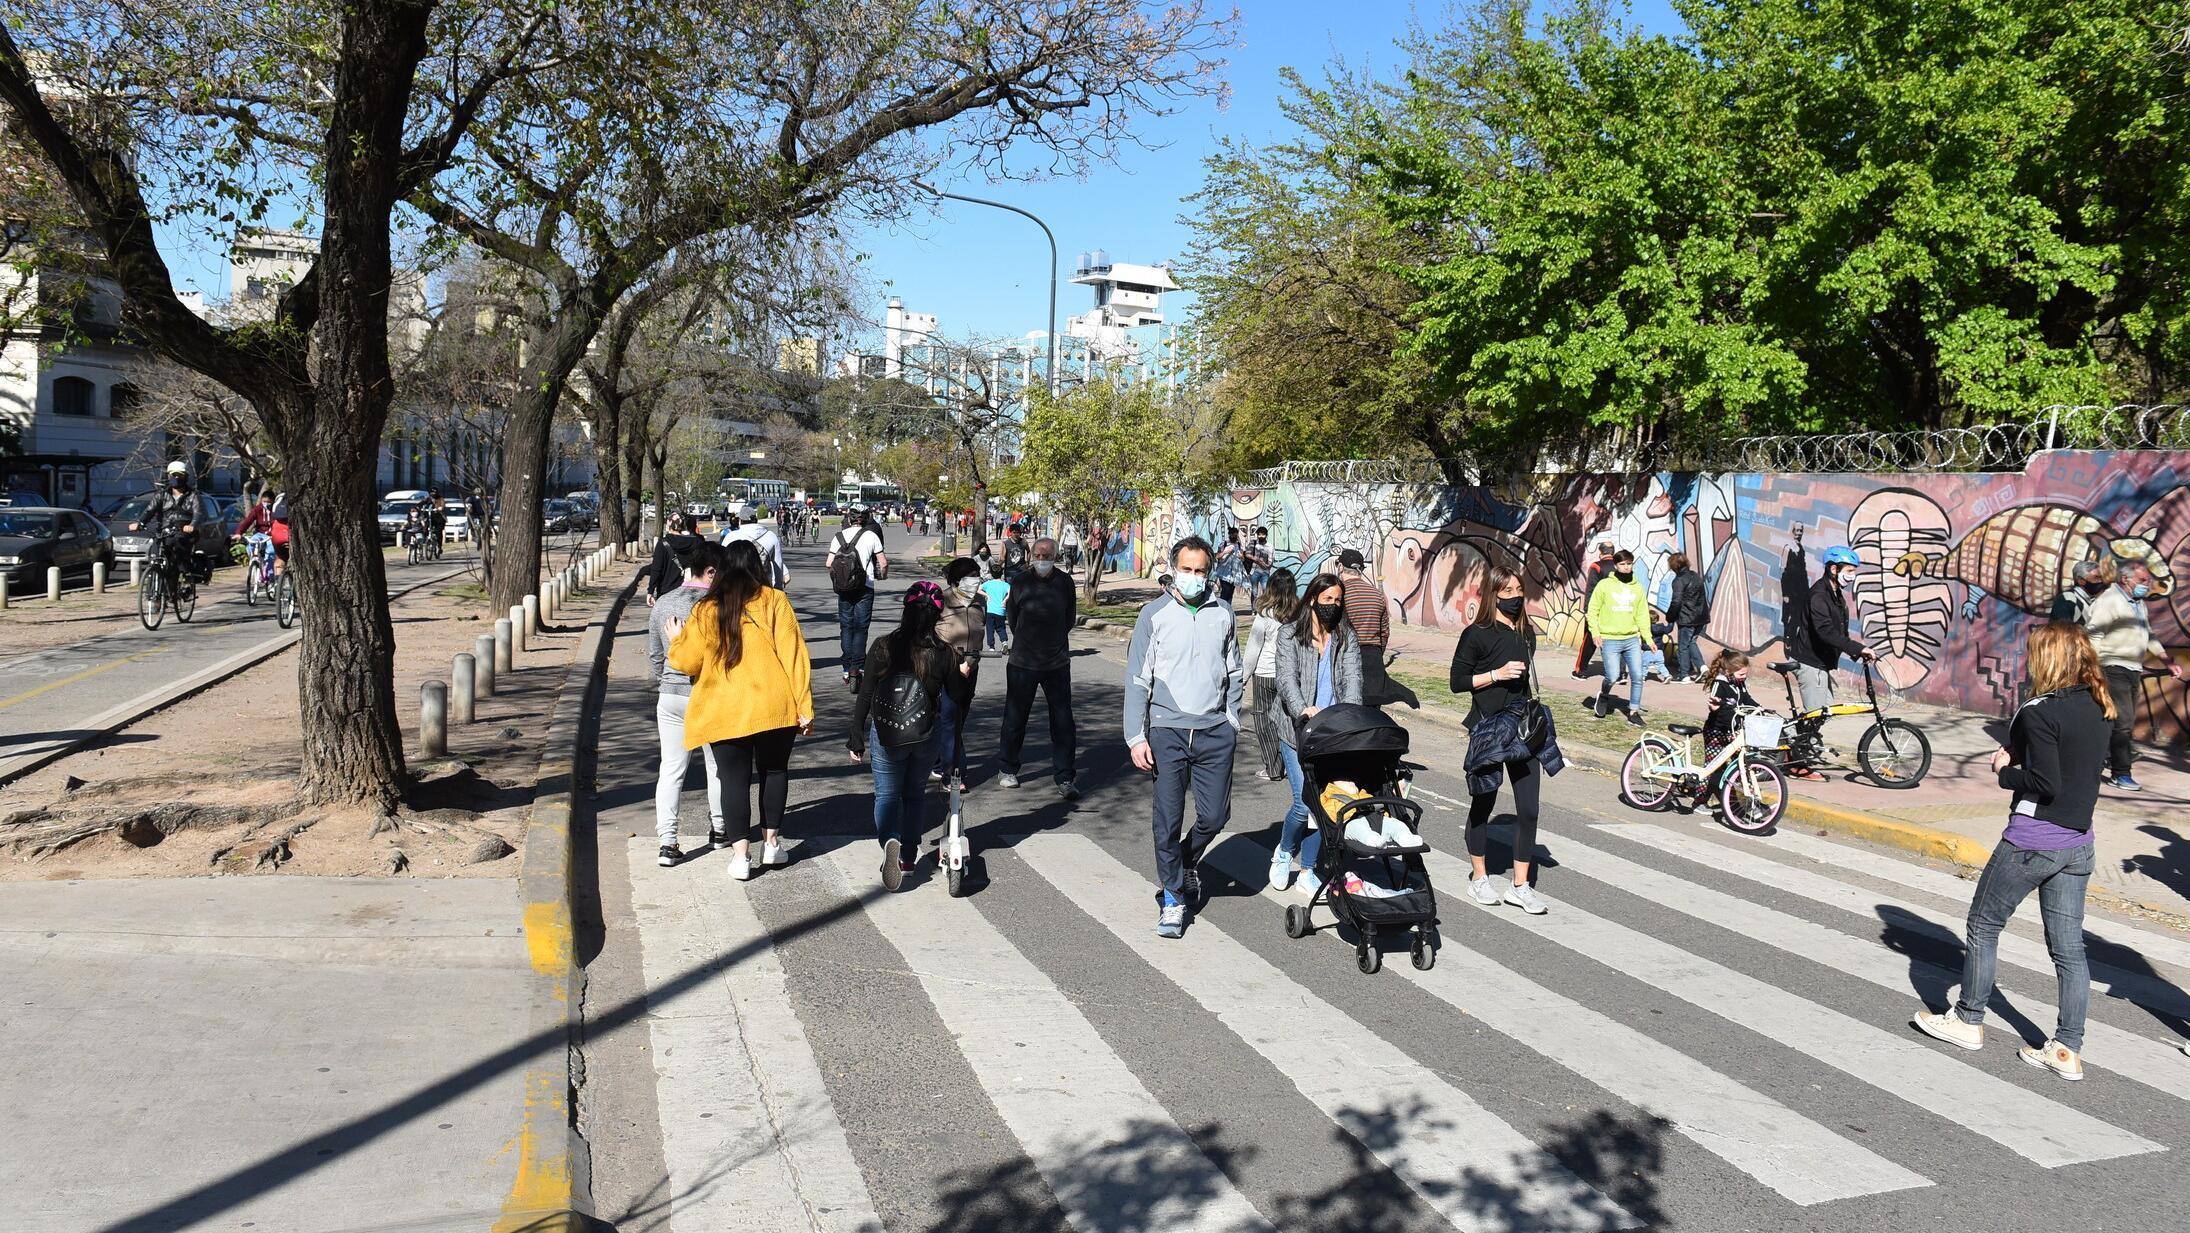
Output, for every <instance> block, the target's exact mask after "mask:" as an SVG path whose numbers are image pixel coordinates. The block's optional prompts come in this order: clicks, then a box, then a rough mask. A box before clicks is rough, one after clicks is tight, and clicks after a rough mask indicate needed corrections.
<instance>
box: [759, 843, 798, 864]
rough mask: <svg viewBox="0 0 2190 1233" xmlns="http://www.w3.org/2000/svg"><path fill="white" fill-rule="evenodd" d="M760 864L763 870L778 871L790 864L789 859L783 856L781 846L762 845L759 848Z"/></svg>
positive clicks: (774, 844)
mask: <svg viewBox="0 0 2190 1233" xmlns="http://www.w3.org/2000/svg"><path fill="white" fill-rule="evenodd" d="M760 863H761V865H762V866H763V867H765V868H769V869H779V868H781V867H783V866H784V865H788V864H790V863H791V858H790V857H788V856H785V855H784V854H783V845H782V844H780V843H764V844H762V845H761V847H760Z"/></svg>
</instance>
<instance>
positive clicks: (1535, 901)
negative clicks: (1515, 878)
mask: <svg viewBox="0 0 2190 1233" xmlns="http://www.w3.org/2000/svg"><path fill="white" fill-rule="evenodd" d="M1500 902H1502V903H1508V904H1511V905H1513V906H1514V907H1517V908H1519V909H1521V910H1522V911H1523V912H1526V913H1528V914H1529V915H1530V916H1542V915H1543V914H1544V913H1546V912H1549V911H1550V910H1551V905H1550V904H1548V903H1545V902H1544V897H1543V896H1542V895H1539V894H1537V893H1536V888H1535V887H1533V886H1530V885H1529V884H1528V883H1526V882H1516V883H1514V884H1513V885H1512V886H1509V887H1507V888H1506V897H1505V898H1504V899H1503V900H1501V901H1500Z"/></svg>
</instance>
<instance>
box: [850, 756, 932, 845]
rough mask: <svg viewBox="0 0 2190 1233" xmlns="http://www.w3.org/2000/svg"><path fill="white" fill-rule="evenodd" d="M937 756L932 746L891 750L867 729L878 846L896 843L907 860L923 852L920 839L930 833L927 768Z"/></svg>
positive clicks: (868, 757)
mask: <svg viewBox="0 0 2190 1233" xmlns="http://www.w3.org/2000/svg"><path fill="white" fill-rule="evenodd" d="M934 752H935V746H934V745H933V744H932V743H931V744H924V745H908V746H906V747H905V748H903V749H892V748H890V747H889V746H887V745H884V744H883V743H882V739H881V737H880V736H879V735H878V734H877V733H876V732H875V730H874V729H873V728H872V727H869V728H868V729H867V763H868V765H870V766H872V767H873V768H874V837H875V842H877V843H887V842H889V841H890V840H892V839H895V840H897V842H898V846H899V848H900V850H901V851H903V852H904V854H905V855H904V857H903V859H905V860H911V859H912V858H913V854H914V853H917V852H919V851H920V835H921V833H922V832H923V831H925V830H926V829H927V821H928V799H927V792H928V767H929V766H930V765H931V763H932V756H933V754H934Z"/></svg>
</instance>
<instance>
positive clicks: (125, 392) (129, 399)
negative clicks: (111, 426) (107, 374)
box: [106, 383, 137, 420]
mask: <svg viewBox="0 0 2190 1233" xmlns="http://www.w3.org/2000/svg"><path fill="white" fill-rule="evenodd" d="M136 409H137V387H136V386H134V385H129V384H126V383H125V384H122V385H117V386H115V387H114V388H113V389H111V390H108V391H107V392H106V413H107V416H108V418H110V419H117V420H126V419H128V418H129V416H130V414H131V413H132V412H134V411H135V410H136Z"/></svg>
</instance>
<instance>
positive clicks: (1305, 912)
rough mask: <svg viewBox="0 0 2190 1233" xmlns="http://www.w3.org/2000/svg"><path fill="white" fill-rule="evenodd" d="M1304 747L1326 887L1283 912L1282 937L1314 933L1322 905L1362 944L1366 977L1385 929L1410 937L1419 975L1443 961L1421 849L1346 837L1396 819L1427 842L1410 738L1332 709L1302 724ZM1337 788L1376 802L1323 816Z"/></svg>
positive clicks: (1391, 724)
mask: <svg viewBox="0 0 2190 1233" xmlns="http://www.w3.org/2000/svg"><path fill="white" fill-rule="evenodd" d="M1298 748H1299V752H1300V765H1301V771H1302V776H1303V784H1304V786H1303V788H1302V791H1301V795H1302V796H1303V797H1304V798H1306V802H1307V806H1308V812H1309V815H1310V816H1311V817H1313V818H1314V819H1315V823H1316V827H1317V829H1318V830H1319V831H1321V832H1322V835H1323V841H1322V844H1321V846H1320V847H1319V848H1318V850H1317V852H1316V860H1315V874H1316V877H1317V878H1318V879H1319V880H1320V881H1321V882H1322V885H1321V886H1319V887H1318V888H1317V889H1316V893H1315V895H1314V896H1313V897H1311V898H1310V899H1309V900H1308V902H1307V904H1306V905H1305V906H1303V905H1301V904H1297V903H1296V904H1291V905H1288V906H1287V907H1286V909H1285V936H1287V937H1290V938H1304V937H1307V936H1308V935H1309V934H1310V933H1313V932H1314V931H1315V924H1314V921H1313V916H1314V913H1315V908H1316V905H1317V904H1319V903H1320V904H1326V905H1328V906H1329V907H1330V909H1331V915H1333V916H1335V917H1337V918H1338V920H1339V923H1341V924H1344V925H1348V926H1351V927H1352V928H1353V930H1354V932H1355V934H1356V935H1357V936H1358V937H1359V939H1360V940H1359V941H1357V942H1355V943H1354V960H1355V962H1356V963H1357V964H1358V965H1359V966H1360V968H1361V970H1362V971H1364V972H1374V971H1376V970H1377V969H1378V968H1381V967H1383V966H1384V956H1383V954H1382V952H1380V951H1379V950H1378V949H1377V945H1376V939H1377V934H1378V932H1379V931H1381V930H1387V929H1404V930H1408V931H1410V932H1412V934H1413V935H1414V936H1413V938H1412V939H1411V940H1410V943H1409V949H1410V951H1411V953H1412V957H1413V960H1414V966H1415V967H1417V968H1422V969H1427V968H1429V967H1430V966H1431V965H1432V964H1434V963H1436V962H1437V950H1436V937H1435V934H1434V932H1433V930H1435V929H1436V927H1437V892H1436V890H1435V889H1434V888H1432V887H1431V885H1430V875H1429V871H1428V870H1427V869H1425V868H1424V867H1423V865H1422V854H1421V850H1408V849H1403V848H1395V847H1390V846H1385V845H1383V844H1378V845H1373V846H1372V845H1367V844H1360V843H1355V842H1352V841H1350V840H1348V839H1347V838H1346V836H1345V830H1346V824H1347V823H1348V822H1351V821H1353V820H1354V819H1356V818H1359V817H1377V816H1389V817H1393V818H1396V819H1398V820H1399V821H1401V822H1404V823H1405V824H1406V825H1407V828H1408V829H1409V830H1412V831H1414V832H1415V833H1416V834H1417V835H1419V834H1421V830H1422V807H1421V806H1420V805H1417V804H1415V803H1414V802H1413V801H1411V800H1408V799H1407V797H1406V791H1407V784H1408V782H1409V781H1410V780H1411V779H1412V778H1413V775H1412V774H1411V773H1410V772H1409V771H1407V770H1406V769H1405V768H1403V767H1402V766H1401V765H1400V759H1401V758H1402V757H1403V756H1405V754H1406V752H1407V730H1406V729H1405V728H1402V727H1400V726H1399V724H1398V723H1396V722H1395V721H1393V720H1392V719H1391V718H1390V717H1389V716H1387V715H1385V714H1384V712H1382V711H1380V710H1378V709H1376V708H1375V707H1372V706H1359V705H1355V704H1351V703H1342V704H1340V705H1338V706H1329V707H1325V708H1324V709H1323V710H1321V711H1318V712H1317V713H1316V714H1315V716H1314V717H1313V718H1311V719H1310V720H1308V721H1307V722H1306V723H1305V724H1302V725H1301V730H1300V744H1299V747H1298ZM1334 779H1345V780H1350V781H1352V782H1353V783H1356V784H1358V785H1360V786H1361V788H1362V789H1363V790H1364V791H1366V792H1367V793H1368V794H1369V795H1368V796H1367V797H1365V798H1363V799H1360V800H1355V801H1348V802H1347V803H1346V804H1344V805H1343V806H1341V807H1340V808H1339V811H1338V816H1336V817H1331V816H1329V815H1327V814H1325V813H1324V811H1323V790H1324V788H1325V786H1326V785H1328V784H1329V783H1330V781H1332V780H1334ZM1349 874H1351V875H1353V876H1354V877H1355V878H1357V879H1358V880H1359V887H1358V889H1355V890H1349V889H1348V888H1347V875H1349Z"/></svg>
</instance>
